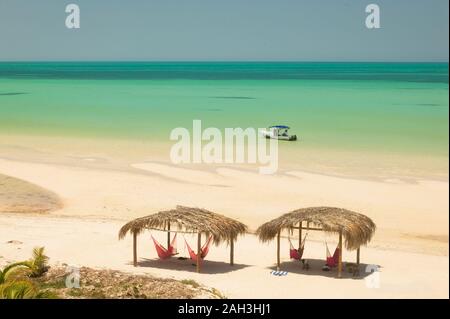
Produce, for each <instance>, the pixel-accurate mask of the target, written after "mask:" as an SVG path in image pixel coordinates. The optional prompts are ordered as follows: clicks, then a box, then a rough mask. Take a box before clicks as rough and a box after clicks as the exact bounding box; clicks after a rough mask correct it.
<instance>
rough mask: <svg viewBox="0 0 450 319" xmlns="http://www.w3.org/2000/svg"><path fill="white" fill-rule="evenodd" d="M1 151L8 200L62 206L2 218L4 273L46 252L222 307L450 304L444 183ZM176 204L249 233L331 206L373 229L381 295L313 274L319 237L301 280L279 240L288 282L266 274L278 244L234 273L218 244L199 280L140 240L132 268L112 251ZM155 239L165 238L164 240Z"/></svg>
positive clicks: (249, 238)
mask: <svg viewBox="0 0 450 319" xmlns="http://www.w3.org/2000/svg"><path fill="white" fill-rule="evenodd" d="M4 145H5V144H4ZM1 150H2V151H3V152H2V153H0V158H1V159H0V174H2V175H6V176H10V177H14V178H16V179H20V180H22V181H24V182H25V183H24V184H21V183H15V184H14V185H11V187H10V188H9V191H10V192H12V191H13V189H15V190H16V192H17V193H20V192H21V191H23V187H24V186H23V185H26V184H27V183H31V184H33V187H35V188H33V189H32V190H30V191H29V193H30V194H31V193H33V192H34V193H36V192H39V191H43V190H45V191H46V192H48V193H49V194H54V195H55V196H58V197H59V199H60V201H61V205H62V207H54V208H53V209H52V210H51V211H49V212H48V213H30V212H29V211H27V209H26V203H27V196H25V197H23V196H22V197H20V200H21V203H22V205H23V206H22V209H23V211H22V212H17V211H16V212H3V213H0V256H1V257H0V263H2V264H3V263H6V262H7V261H14V260H20V259H23V258H27V256H28V255H29V253H30V251H31V249H32V248H33V247H34V246H45V247H46V250H47V254H48V255H49V256H50V258H51V260H50V261H51V263H67V264H70V265H80V266H81V265H83V266H90V267H99V268H110V269H117V270H124V271H127V272H135V273H149V274H152V275H155V276H159V277H171V278H177V279H187V278H189V279H194V280H196V281H198V282H200V283H202V284H204V285H206V286H208V287H214V288H217V289H219V290H220V291H222V292H223V293H224V294H225V296H227V297H228V298H249V297H257V298H448V296H449V295H448V293H449V290H448V288H449V286H448V276H449V264H448V217H449V211H448V205H449V202H448V199H449V197H448V190H449V186H448V182H445V181H436V180H416V181H404V180H401V179H395V178H393V179H390V180H384V181H375V180H368V179H353V178H345V177H336V176H328V175H319V174H313V173H309V172H302V171H289V170H287V171H286V170H280V172H279V173H278V174H276V175H272V176H263V175H259V174H258V173H257V171H256V170H253V169H249V168H237V167H216V168H213V169H212V168H205V167H179V166H173V165H171V164H169V163H167V162H162V161H159V160H158V161H157V160H154V161H151V160H144V161H134V159H133V161H131V162H128V163H127V162H126V161H118V160H114V159H112V158H110V157H107V156H103V157H102V156H99V154H94V155H92V156H89V155H88V154H82V153H76V154H65V155H64V154H63V153H61V152H59V153H58V152H56V151H55V153H53V154H52V153H45V152H44V151H43V152H37V151H36V150H33V151H30V150H24V149H22V148H15V149H14V150H12V148H11V147H9V146H8V147H5V146H4V147H3V148H1ZM42 154H47V155H45V156H44V155H42ZM19 158H20V160H19ZM21 185H22V186H21ZM30 198H36V196H34V197H33V196H31V197H30ZM11 200H12V199H10V201H11ZM29 204H30V206H32V205H34V204H33V202H32V201H30V202H29ZM178 204H179V205H187V206H194V207H202V208H207V209H209V210H212V211H215V212H218V213H221V214H224V215H226V216H229V217H232V218H235V219H237V220H239V221H241V222H243V223H245V224H247V225H248V226H249V229H250V232H253V231H254V230H255V229H256V228H257V227H258V226H259V225H260V224H262V223H264V222H266V221H268V220H270V219H272V218H275V217H277V216H279V215H281V214H283V213H286V212H288V211H290V210H293V209H296V208H301V207H309V206H336V207H343V208H347V209H350V210H353V211H356V212H360V213H363V214H365V215H367V216H369V217H370V218H371V219H372V220H373V221H374V222H375V223H376V225H377V231H376V233H375V237H374V238H373V240H372V241H371V243H370V244H369V245H368V247H363V248H362V251H361V262H362V264H363V265H365V264H370V265H379V267H380V272H379V275H380V288H378V289H373V288H372V289H370V288H368V287H367V286H366V280H369V279H370V278H371V277H367V275H368V274H365V273H363V274H362V276H361V277H360V278H358V279H355V278H351V276H350V275H348V274H346V275H345V276H344V278H342V279H337V278H335V275H336V274H335V272H323V271H321V267H322V265H323V263H324V262H323V260H324V259H325V245H324V240H325V239H326V240H327V241H328V242H329V243H331V246H333V245H335V243H336V240H337V238H334V237H333V236H330V235H327V236H326V237H325V236H324V235H323V234H321V233H312V234H310V236H309V237H308V242H307V244H306V248H305V254H304V258H306V259H308V260H310V263H311V266H312V267H311V269H310V270H309V271H306V270H302V268H301V265H300V264H299V263H298V262H292V261H289V258H288V241H287V239H285V238H284V239H283V240H282V250H281V252H282V269H283V270H286V271H288V275H287V276H284V277H277V276H273V275H271V274H270V271H271V270H272V269H273V267H274V265H275V261H276V251H275V242H272V243H270V244H262V243H260V242H259V241H258V240H257V238H256V237H255V236H254V235H253V234H248V235H246V236H244V237H241V238H239V239H238V242H237V243H236V246H235V262H236V265H235V266H232V267H231V266H229V265H228V263H227V262H228V258H229V250H228V249H227V247H225V246H224V245H220V246H218V247H213V248H212V249H211V252H210V254H209V255H208V258H207V261H206V262H205V263H204V265H203V273H201V274H197V273H195V267H194V266H192V265H191V262H190V261H188V260H177V259H172V260H170V261H159V260H157V256H156V253H155V250H154V247H153V243H152V242H151V240H150V233H146V234H143V235H142V236H140V238H139V242H138V254H139V257H140V260H139V267H133V266H132V265H131V262H132V242H131V238H129V237H127V238H126V239H125V240H123V241H119V240H118V231H119V229H120V227H121V226H122V225H123V224H124V223H125V222H127V221H129V220H130V219H132V218H136V217H140V216H144V215H149V214H152V213H155V212H157V211H159V210H163V209H170V208H173V207H175V206H176V205H178ZM152 234H153V235H154V236H155V237H156V238H159V239H160V240H163V238H165V237H164V236H165V235H164V234H163V233H158V232H153V233H152ZM186 238H187V239H188V240H191V241H192V242H193V238H190V237H189V236H187V237H186ZM9 241H13V243H8V242H9ZM16 241H17V242H16ZM18 242H19V243H18ZM178 246H179V251H180V256H185V255H187V251H186V250H185V248H184V241H183V238H182V237H180V238H179V240H178ZM331 248H333V247H331ZM343 260H344V261H348V262H354V261H355V252H348V251H345V250H344V253H343ZM367 278H369V279H367Z"/></svg>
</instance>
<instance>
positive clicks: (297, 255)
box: [289, 236, 306, 260]
mask: <svg viewBox="0 0 450 319" xmlns="http://www.w3.org/2000/svg"><path fill="white" fill-rule="evenodd" d="M305 239H306V236H305ZM305 239H303V242H302V244H301V246H300V247H299V248H298V249H295V247H294V245H293V244H292V242H291V239H289V245H290V248H289V256H290V257H291V259H295V260H301V259H302V256H303V250H304V248H305Z"/></svg>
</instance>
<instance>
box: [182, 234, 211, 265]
mask: <svg viewBox="0 0 450 319" xmlns="http://www.w3.org/2000/svg"><path fill="white" fill-rule="evenodd" d="M184 242H185V243H186V247H187V249H188V251H189V256H190V257H191V259H192V260H193V261H195V262H197V254H196V253H195V251H193V250H192V248H191V247H190V246H189V244H188V243H187V241H186V239H185V240H184ZM211 243H212V236H209V238H208V240H207V241H206V242H205V243H204V244H203V246H202V248H201V254H200V260H203V259H204V258H205V257H206V255H208V252H209V246H210V245H211Z"/></svg>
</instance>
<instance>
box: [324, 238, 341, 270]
mask: <svg viewBox="0 0 450 319" xmlns="http://www.w3.org/2000/svg"><path fill="white" fill-rule="evenodd" d="M325 245H326V246H327V266H328V267H330V268H333V267H336V266H337V265H338V263H339V254H340V249H339V247H336V249H335V250H334V253H333V256H331V253H330V250H329V249H328V245H327V244H326V243H325Z"/></svg>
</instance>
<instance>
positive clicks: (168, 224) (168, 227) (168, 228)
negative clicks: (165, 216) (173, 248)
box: [167, 221, 170, 249]
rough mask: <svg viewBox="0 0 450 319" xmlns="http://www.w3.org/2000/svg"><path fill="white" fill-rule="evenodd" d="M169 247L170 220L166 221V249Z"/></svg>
mask: <svg viewBox="0 0 450 319" xmlns="http://www.w3.org/2000/svg"><path fill="white" fill-rule="evenodd" d="M169 247H170V221H168V222H167V249H169Z"/></svg>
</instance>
